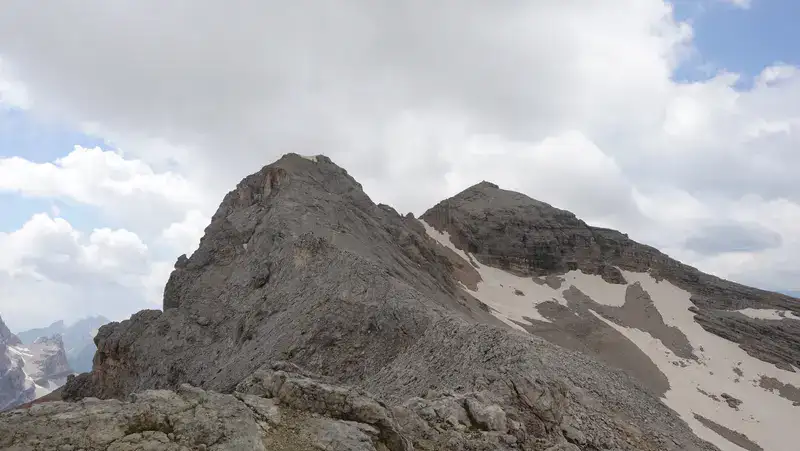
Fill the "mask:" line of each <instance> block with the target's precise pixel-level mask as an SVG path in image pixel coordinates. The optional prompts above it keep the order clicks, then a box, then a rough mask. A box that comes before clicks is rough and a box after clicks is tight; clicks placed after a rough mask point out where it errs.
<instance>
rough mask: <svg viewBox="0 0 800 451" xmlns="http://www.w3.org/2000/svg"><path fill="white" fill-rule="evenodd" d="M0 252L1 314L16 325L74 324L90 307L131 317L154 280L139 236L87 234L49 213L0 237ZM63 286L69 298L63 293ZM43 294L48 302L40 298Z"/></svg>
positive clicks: (119, 231) (118, 232) (100, 231)
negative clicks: (45, 320)
mask: <svg viewBox="0 0 800 451" xmlns="http://www.w3.org/2000/svg"><path fill="white" fill-rule="evenodd" d="M0 249H3V253H2V254H0V281H1V282H0V287H2V293H3V294H2V296H0V311H2V312H3V314H4V315H5V316H8V317H9V318H8V320H9V323H10V324H15V325H20V324H21V323H24V324H26V325H27V326H33V325H34V324H32V323H29V322H28V320H29V318H36V317H41V316H46V317H47V318H48V319H59V318H64V319H68V320H74V319H77V318H79V317H80V316H81V315H82V312H83V314H85V312H86V306H87V305H91V306H92V307H94V308H95V309H97V310H95V311H96V312H97V313H102V314H107V315H109V316H110V317H119V316H120V315H121V314H123V315H127V314H130V313H132V312H133V311H135V310H136V309H138V308H139V307H140V306H139V305H137V304H136V303H135V302H133V301H135V299H136V298H137V297H142V294H141V292H142V291H143V290H144V289H145V283H146V281H147V280H148V278H149V277H151V275H150V266H151V264H152V262H151V261H150V257H149V253H148V247H147V246H146V245H145V244H144V243H143V242H142V241H141V239H140V238H139V237H138V236H137V235H136V234H134V233H132V232H130V231H127V230H124V229H117V230H111V229H107V228H100V229H95V230H93V231H91V232H90V233H88V234H85V233H81V232H80V231H78V230H75V229H74V228H73V227H72V225H71V224H70V223H69V222H67V221H66V220H64V219H62V218H52V217H50V216H49V215H48V214H46V213H39V214H36V215H34V216H33V217H31V218H30V219H29V220H28V221H27V222H26V223H25V224H24V225H23V226H22V227H21V228H19V229H18V230H16V231H14V232H11V233H0ZM64 287H70V289H69V290H67V293H68V294H69V296H66V294H67V293H64V295H62V294H60V290H63V289H64ZM42 291H44V292H47V293H48V294H47V297H46V298H41V297H37V296H36V293H37V292H42ZM105 296H108V297H105ZM101 297H102V299H101ZM126 298H127V300H126V301H125V302H123V301H122V299H126ZM7 312H12V313H7ZM57 315H60V316H57ZM20 327H22V326H20Z"/></svg>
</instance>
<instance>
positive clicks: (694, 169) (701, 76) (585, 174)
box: [0, 0, 800, 330]
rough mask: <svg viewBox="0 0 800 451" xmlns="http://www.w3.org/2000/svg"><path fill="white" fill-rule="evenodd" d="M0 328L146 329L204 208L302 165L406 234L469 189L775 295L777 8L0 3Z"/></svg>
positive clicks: (783, 135)
mask: <svg viewBox="0 0 800 451" xmlns="http://www.w3.org/2000/svg"><path fill="white" fill-rule="evenodd" d="M0 4H1V5H2V10H3V14H2V15H0V212H2V214H0V249H2V250H3V252H2V253H0V315H2V317H3V319H4V321H5V322H6V323H7V324H8V325H9V327H10V328H11V329H12V330H24V329H28V328H32V327H42V326H46V325H48V324H50V323H52V322H53V321H56V320H59V319H63V320H65V321H66V322H68V323H69V322H72V321H75V320H77V319H78V318H81V317H84V316H87V315H97V314H101V315H104V316H106V317H108V318H111V319H114V320H121V319H124V318H126V317H128V316H129V315H130V314H132V313H133V312H135V311H137V310H139V309H143V308H160V306H161V296H162V291H163V286H164V283H165V282H166V279H167V278H168V276H169V273H170V271H171V270H172V267H173V264H174V262H175V260H176V259H177V257H178V256H179V255H180V254H183V253H191V252H192V251H193V250H194V248H195V247H196V246H197V243H198V242H199V239H200V237H201V236H202V233H203V229H204V227H205V226H206V225H207V223H208V221H209V218H210V216H211V215H212V214H213V212H214V211H215V209H216V207H217V205H218V204H219V202H220V201H221V199H222V197H223V195H224V194H225V193H226V192H227V191H229V190H231V189H232V188H233V187H234V186H235V184H236V183H237V182H238V181H239V180H240V179H241V178H243V177H244V176H246V175H247V174H250V173H253V172H255V171H257V170H258V169H260V167H261V166H263V165H265V164H269V163H270V162H272V161H274V160H275V159H277V158H279V157H280V156H281V155H283V154H285V153H288V152H297V153H301V154H325V155H327V156H329V157H330V158H332V159H333V160H334V161H335V162H336V163H337V164H339V165H340V166H343V167H344V168H346V169H347V170H348V172H349V173H351V174H352V175H353V176H354V177H356V178H357V179H358V180H359V181H360V182H361V183H362V184H363V186H364V188H365V190H366V192H367V194H369V195H370V197H371V198H372V199H373V200H374V201H376V202H383V203H387V204H390V205H393V206H394V207H395V208H396V209H397V210H398V211H401V212H408V211H410V212H413V213H415V214H421V213H422V212H424V211H425V210H426V209H427V208H429V207H430V206H432V205H434V204H435V203H437V202H438V201H439V200H441V199H444V198H446V197H448V196H451V195H454V194H456V193H458V192H459V191H461V190H463V189H464V188H466V187H468V186H470V185H472V184H474V183H477V182H479V181H481V180H490V181H494V182H495V183H497V184H499V185H500V186H501V187H502V188H506V189H512V190H516V191H521V192H524V193H526V194H528V195H529V196H531V197H534V198H536V199H539V200H542V201H545V202H549V203H551V204H553V205H555V206H557V207H560V208H564V209H568V210H570V211H572V212H574V213H575V214H577V215H578V216H579V217H581V218H582V219H584V220H586V221H587V222H589V223H591V224H594V225H599V226H606V227H613V228H616V229H619V230H621V231H623V232H626V233H628V234H629V235H630V236H631V237H632V238H634V239H636V240H638V241H641V242H645V243H647V244H650V245H653V246H656V247H658V248H659V249H661V250H662V251H664V252H666V253H667V254H669V255H670V256H672V257H674V258H677V259H679V260H681V261H684V262H686V263H688V264H691V265H694V266H696V267H698V268H700V269H701V270H704V271H706V272H710V273H713V274H716V275H719V276H722V277H726V278H729V279H732V280H735V281H738V282H741V283H745V284H748V285H754V286H758V287H762V288H766V289H770V290H780V291H786V292H789V291H792V292H797V291H798V290H800V260H798V259H797V258H796V256H797V255H800V225H799V224H800V177H797V176H796V171H797V168H800V150H798V149H800V70H798V67H800V54H799V53H798V52H800V50H798V48H797V46H795V45H793V44H792V43H794V42H800V30H798V29H797V28H796V27H794V26H793V24H792V18H795V17H798V14H799V13H800V6H798V3H797V2H796V1H793V0H749V1H747V0H676V1H675V2H668V1H664V0H606V1H603V2H584V1H580V0H566V1H565V0H560V1H544V0H543V1H539V2H517V1H513V0H500V1H496V2H484V1H478V0H459V1H456V0H444V1H441V2H435V3H431V2H427V1H423V0H407V1H405V2H396V1H391V0H372V1H366V0H344V1H341V2H336V5H335V6H332V5H328V4H326V3H320V2H314V1H311V0H296V1H293V2H277V1H266V0H265V1H262V2H250V1H244V0H233V1H229V2H217V1H211V0H192V1H189V0H174V1H171V2H166V3H164V2H160V1H156V0H137V1H134V0H119V1H116V2H106V1H102V0H85V1H82V2H58V3H55V4H54V3H51V2H44V0H26V1H22V0H0Z"/></svg>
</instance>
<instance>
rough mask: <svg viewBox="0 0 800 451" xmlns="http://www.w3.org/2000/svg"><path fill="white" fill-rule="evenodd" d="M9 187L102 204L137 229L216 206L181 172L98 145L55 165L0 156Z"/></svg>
mask: <svg viewBox="0 0 800 451" xmlns="http://www.w3.org/2000/svg"><path fill="white" fill-rule="evenodd" d="M3 191H5V192H11V193H19V194H21V195H23V196H28V197H40V198H49V199H66V200H70V201H75V202H78V203H81V204H86V205H91V206H94V207H98V208H100V209H102V212H103V213H104V214H106V215H111V216H114V217H118V218H121V219H122V220H124V222H126V223H127V224H128V226H129V227H133V228H135V229H136V228H140V227H143V228H145V229H150V228H151V227H149V226H154V227H156V228H157V229H159V230H160V227H161V226H162V225H166V224H169V223H170V222H171V221H172V220H177V219H179V218H181V217H183V216H184V215H185V212H186V210H187V209H190V208H202V207H209V206H210V205H209V204H208V203H207V200H208V199H207V198H204V197H203V193H202V191H201V190H200V189H198V187H197V186H196V185H193V184H191V183H190V182H189V181H187V180H186V179H185V178H184V177H182V176H181V175H178V174H175V173H172V172H169V171H165V172H155V171H154V170H153V169H152V168H151V167H150V166H149V165H148V164H146V163H145V162H143V161H141V160H136V159H126V158H125V157H124V155H123V154H122V153H121V152H119V151H111V150H102V149H100V148H97V147H96V148H91V149H87V148H83V147H81V146H75V148H74V150H73V151H72V152H70V153H69V154H68V155H67V156H65V157H63V158H59V159H57V160H55V161H53V162H52V163H36V162H33V161H30V160H27V159H25V158H23V157H7V158H0V192H3ZM204 202H206V203H205V204H204Z"/></svg>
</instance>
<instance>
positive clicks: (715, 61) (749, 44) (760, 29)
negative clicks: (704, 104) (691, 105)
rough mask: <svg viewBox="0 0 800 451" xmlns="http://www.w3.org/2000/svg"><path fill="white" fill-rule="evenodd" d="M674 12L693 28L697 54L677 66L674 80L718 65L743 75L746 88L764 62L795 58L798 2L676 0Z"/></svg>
mask: <svg viewBox="0 0 800 451" xmlns="http://www.w3.org/2000/svg"><path fill="white" fill-rule="evenodd" d="M674 6H675V15H676V17H677V18H678V19H679V20H688V21H689V22H690V23H691V24H692V27H693V29H694V45H695V47H696V48H697V50H698V54H699V55H698V56H697V57H696V58H694V59H693V60H692V61H691V62H689V63H688V64H687V66H686V67H682V68H681V69H680V70H679V71H678V73H677V74H676V77H675V78H676V80H681V81H694V80H703V79H706V78H708V77H709V76H712V75H713V74H714V73H715V72H717V71H719V70H723V69H724V70H726V71H728V72H736V73H740V74H742V75H743V77H742V80H741V83H740V87H741V88H747V87H749V86H750V85H751V84H752V80H753V77H754V76H756V75H758V74H759V73H760V72H761V71H762V70H763V69H764V67H766V66H770V65H773V64H775V63H778V62H782V63H788V64H798V63H800V47H798V46H797V45H796V43H797V42H800V27H798V26H797V21H798V18H800V2H798V1H797V0H752V2H751V6H750V7H749V8H748V9H742V8H739V7H737V6H734V5H731V4H729V3H728V2H725V1H723V0H699V1H698V0H679V1H675V2H674Z"/></svg>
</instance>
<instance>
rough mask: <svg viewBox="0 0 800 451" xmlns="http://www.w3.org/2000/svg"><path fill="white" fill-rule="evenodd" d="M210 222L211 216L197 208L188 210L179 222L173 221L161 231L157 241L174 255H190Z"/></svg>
mask: <svg viewBox="0 0 800 451" xmlns="http://www.w3.org/2000/svg"><path fill="white" fill-rule="evenodd" d="M210 222H211V217H209V216H206V215H204V214H203V213H201V212H200V211H198V210H190V211H189V212H187V213H186V216H185V217H184V218H183V220H182V221H180V222H173V223H172V224H170V225H169V227H167V228H166V229H164V231H163V232H161V236H160V237H159V238H160V241H159V243H160V244H161V245H163V246H164V247H166V248H169V249H173V250H174V251H175V252H177V254H176V255H180V254H182V253H185V254H187V255H191V253H192V252H194V250H195V249H197V246H198V245H199V244H200V238H202V237H203V233H204V231H205V228H206V226H207V225H208V224H209V223H210Z"/></svg>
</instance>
